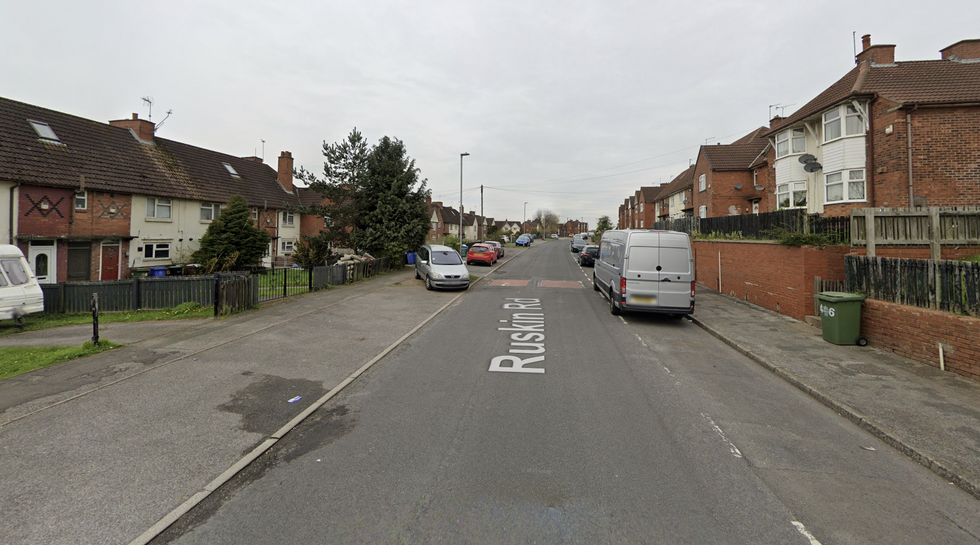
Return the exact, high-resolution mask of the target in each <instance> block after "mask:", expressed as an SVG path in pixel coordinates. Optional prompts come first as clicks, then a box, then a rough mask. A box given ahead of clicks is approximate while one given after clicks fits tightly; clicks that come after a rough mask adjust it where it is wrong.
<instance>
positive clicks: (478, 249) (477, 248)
mask: <svg viewBox="0 0 980 545" xmlns="http://www.w3.org/2000/svg"><path fill="white" fill-rule="evenodd" d="M489 250H490V248H487V247H486V246H474V247H472V248H470V251H471V252H476V253H478V254H479V253H481V252H487V251H489Z"/></svg>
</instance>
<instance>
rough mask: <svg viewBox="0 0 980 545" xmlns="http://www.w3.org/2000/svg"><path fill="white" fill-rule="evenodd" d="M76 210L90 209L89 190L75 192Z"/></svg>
mask: <svg viewBox="0 0 980 545" xmlns="http://www.w3.org/2000/svg"><path fill="white" fill-rule="evenodd" d="M75 210H88V191H78V192H76V193H75Z"/></svg>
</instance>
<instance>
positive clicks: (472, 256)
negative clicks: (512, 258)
mask: <svg viewBox="0 0 980 545" xmlns="http://www.w3.org/2000/svg"><path fill="white" fill-rule="evenodd" d="M496 262H497V250H494V249H493V247H492V246H488V245H486V244H482V243H476V244H474V245H472V246H470V249H469V251H468V252H466V264H467V265H472V264H473V263H486V264H487V265H493V264H494V263H496Z"/></svg>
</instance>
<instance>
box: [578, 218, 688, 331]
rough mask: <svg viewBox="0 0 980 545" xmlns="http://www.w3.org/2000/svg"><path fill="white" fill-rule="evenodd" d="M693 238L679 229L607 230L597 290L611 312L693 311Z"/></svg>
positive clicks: (596, 278)
mask: <svg viewBox="0 0 980 545" xmlns="http://www.w3.org/2000/svg"><path fill="white" fill-rule="evenodd" d="M694 282H695V274H694V256H693V254H692V253H691V238H690V237H689V236H688V235H687V234H686V233H680V232H677V231H647V230H636V229H625V230H615V231H606V232H605V233H603V234H602V240H601V241H600V242H599V257H598V258H596V261H595V269H594V270H593V272H592V286H593V289H595V290H596V291H598V292H601V293H602V295H603V296H604V297H606V298H607V299H608V300H609V312H610V313H612V314H615V315H618V314H620V313H622V312H624V311H637V312H657V313H664V314H671V315H673V316H675V317H678V318H679V317H682V316H686V315H688V314H691V313H692V312H694Z"/></svg>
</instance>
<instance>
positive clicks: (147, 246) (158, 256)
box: [143, 242, 170, 261]
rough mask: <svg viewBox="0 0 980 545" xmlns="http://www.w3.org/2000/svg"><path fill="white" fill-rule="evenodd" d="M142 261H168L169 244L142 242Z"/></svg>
mask: <svg viewBox="0 0 980 545" xmlns="http://www.w3.org/2000/svg"><path fill="white" fill-rule="evenodd" d="M143 259H144V260H145V261H156V260H167V259H170V243H169V242H144V243H143Z"/></svg>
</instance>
